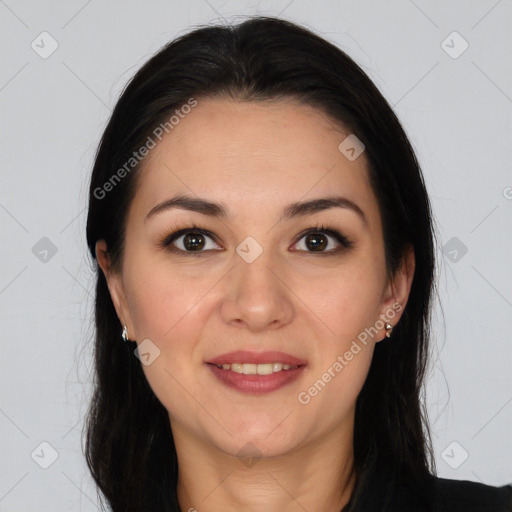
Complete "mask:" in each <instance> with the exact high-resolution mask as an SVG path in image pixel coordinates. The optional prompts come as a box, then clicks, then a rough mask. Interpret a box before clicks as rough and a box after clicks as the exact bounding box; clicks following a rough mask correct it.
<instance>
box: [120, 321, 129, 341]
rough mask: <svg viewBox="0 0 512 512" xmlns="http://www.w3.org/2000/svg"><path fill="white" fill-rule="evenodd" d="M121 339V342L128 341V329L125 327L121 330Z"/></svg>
mask: <svg viewBox="0 0 512 512" xmlns="http://www.w3.org/2000/svg"><path fill="white" fill-rule="evenodd" d="M121 338H123V341H130V340H129V339H128V329H127V328H126V325H125V326H124V328H123V333H122V334H121Z"/></svg>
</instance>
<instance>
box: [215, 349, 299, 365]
mask: <svg viewBox="0 0 512 512" xmlns="http://www.w3.org/2000/svg"><path fill="white" fill-rule="evenodd" d="M206 362H207V363H211V364H233V363H253V364H263V363H283V364H289V365H290V366H303V365H305V364H306V361H304V360H303V359H300V358H298V357H295V356H292V355H290V354H286V353H285V352H277V351H269V352H250V351H247V350H236V351H235V352H228V353H226V354H222V355H220V356H217V357H214V358H213V359H208V361H206Z"/></svg>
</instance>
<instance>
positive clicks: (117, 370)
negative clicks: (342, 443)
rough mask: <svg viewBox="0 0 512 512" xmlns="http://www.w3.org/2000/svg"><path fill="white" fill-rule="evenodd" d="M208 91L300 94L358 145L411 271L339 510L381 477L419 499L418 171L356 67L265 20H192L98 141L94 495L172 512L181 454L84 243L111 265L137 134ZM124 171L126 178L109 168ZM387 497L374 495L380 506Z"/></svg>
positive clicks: (423, 450)
mask: <svg viewBox="0 0 512 512" xmlns="http://www.w3.org/2000/svg"><path fill="white" fill-rule="evenodd" d="M213 96H216V97H219V96H228V97H232V98H236V99H238V100H243V101H265V100H267V99H279V98H294V99H298V100H300V101H301V102H302V103H304V104H307V105H310V106H313V107H315V108H316V109H318V110H320V111H322V112H323V113H326V114H327V115H328V116H330V117H331V118H332V119H333V120H335V121H336V122H338V123H339V124H340V125H341V126H342V127H344V128H346V129H348V130H350V132H351V133H353V134H355V135H356V136H357V137H358V138H359V139H360V140H361V141H362V142H363V143H364V145H365V147H366V149H365V155H366V158H367V161H368V167H369V168H368V171H369V175H370V180H371V184H372V187H373V190H374V192H375V194H376V197H377V199H378V204H379V208H380V213H381V216H382V221H383V234H384V242H385V256H386V264H387V270H388V273H389V275H390V276H391V275H393V274H394V272H396V271H397V269H398V268H399V266H400V265H401V263H402V262H403V255H404V250H405V248H406V247H407V246H412V248H413V249H414V253H415V260H416V268H415V274H414V279H413V283H412V289H411V292H410V296H409V300H408V302H407V306H406V308H405V311H404V313H403V316H402V318H401V321H400V323H399V324H398V325H397V326H396V327H395V329H394V331H393V336H392V339H391V340H389V341H388V342H383V343H378V344H377V345H376V348H375V352H374V355H373V360H372V364H371V367H370V370H369V373H368V377H367V379H366V382H365V384H364V386H363V388H362V390H361V392H360V394H359V396H358V398H357V403H356V415H355V434H354V457H355V464H354V470H355V471H356V475H357V480H356V487H355V489H354V492H353V495H352V498H351V500H350V503H349V505H348V507H345V508H346V509H347V510H350V511H356V510H366V509H364V503H365V501H364V500H365V496H367V494H368V492H367V491H368V488H369V485H370V483H371V482H372V478H374V477H376V476H378V475H381V476H382V477H383V478H384V477H385V480H386V487H387V488H388V490H389V495H391V493H392V490H393V488H394V486H401V487H402V488H403V487H404V486H405V487H407V488H409V489H411V492H412V493H414V495H415V496H416V497H417V499H418V501H421V500H423V499H425V500H426V499H427V494H428V490H427V487H426V485H425V483H426V482H427V481H428V480H429V475H430V474H433V472H434V458H433V456H432V447H431V440H430V434H429V429H428V421H427V417H426V408H425V404H424V400H423V399H424V390H423V387H422V385H423V380H424V375H425V370H426V364H427V360H428V352H429V346H428V339H429V331H430V311H431V298H432V295H433V287H434V284H433V283H434V279H433V278H434V235H433V223H432V217H431V210H430V204H429V200H428V196H427V193H426V189H425V185H424V182H423V178H422V174H421V170H420V168H419V165H418V162H417V159H416V157H415V154H414V151H413V149H412V147H411V145H410V143H409V141H408V138H407V136H406V134H405V133H404V130H403V129H402V127H401V125H400V122H399V121H398V119H397V117H396V115H395V114H394V112H393V110H392V109H391V107H390V106H389V104H388V103H387V102H386V100H385V99H384V97H383V96H382V95H381V93H380V92H379V91H378V89H377V88H376V87H375V85H374V84H373V82H372V81H371V80H370V79H369V78H368V76H367V75H366V74H365V73H364V72H363V71H362V70H361V68H360V67H359V66H358V65H357V64H356V63H355V62H354V61H353V60H352V59H351V58H350V57H348V56H347V55H346V54H345V53H344V52H343V51H341V50H340V49H338V48H337V47H336V46H334V45H333V44H331V43H330V42H328V41H326V40H325V39H323V38H321V37H319V36H317V35H315V34H314V33H313V32H311V31H309V30H307V29H305V28H303V27H301V26H298V25H295V24H293V23H290V22H288V21H284V20H280V19H276V18H269V17H253V18H250V19H248V20H246V21H244V22H242V23H240V24H238V25H235V26H210V27H204V28H196V29H194V30H193V31H191V32H189V33H187V34H185V35H183V36H181V37H179V38H178V39H176V40H174V41H171V42H170V43H169V44H167V45H166V46H165V47H164V48H162V49H161V50H160V51H159V52H158V53H157V54H156V55H154V56H153V57H152V58H151V59H150V60H149V61H148V62H147V63H146V64H145V65H144V66H143V67H142V68H141V69H140V70H139V71H138V72H137V73H136V74H135V76H134V77H133V78H132V79H131V81H130V82H129V84H128V85H127V87H126V88H125V90H124V91H123V93H122V94H121V97H120V98H119V100H118V102H117V104H116V106H115V109H114V111H113V114H112V116H111V118H110V121H109V123H108V125H107V127H106V129H105V131H104V133H103V136H102V138H101V142H100V144H99V147H98V151H97V154H96V159H95V163H94V169H93V171H92V176H91V182H90V191H89V211H88V218H87V243H88V247H89V250H90V254H91V256H92V259H93V265H94V271H95V275H96V302H95V322H96V336H95V379H94V389H93V396H92V400H91V403H90V407H89V411H88V416H87V424H86V428H87V431H86V443H85V444H86V445H85V454H86V459H87V464H88V466H89V468H90V471H91V473H92V476H93V478H94V480H95V481H96V483H97V485H98V488H99V490H100V491H101V493H100V497H101V498H102V500H103V501H104V502H106V503H107V505H108V507H109V508H110V509H111V510H112V511H114V512H131V511H133V512H135V511H137V512H150V511H155V512H156V511H158V512H165V511H177V510H179V506H178V502H177V499H176V483H177V478H178V461H177V457H176V450H175V446H174V441H173V436H172V431H171V428H170V424H169V416H168V413H167V411H166V409H165V408H164V407H163V405H162V404H161V403H160V402H159V401H158V400H157V398H156V397H155V395H154V393H153V391H152V390H151V388H150V387H149V385H148V383H147V380H146V378H145V376H144V373H143V371H142V369H141V364H140V361H139V360H138V359H137V358H136V357H134V355H133V344H129V343H123V342H122V341H121V338H120V334H121V326H120V323H119V319H118V317H117V315H116V311H115V309H114V306H113V303H112V300H111V297H110V294H109V290H108V288H107V283H106V280H105V277H104V275H103V272H102V271H101V269H100V268H99V266H98V265H97V262H96V259H95V244H96V242H97V241H98V240H100V239H104V240H105V241H106V243H107V247H108V253H109V257H110V260H111V264H112V265H113V268H114V269H116V268H117V269H119V268H120V264H121V261H122V257H123V241H124V233H125V228H126V218H127V210H128V207H129V205H130V202H131V201H132V199H133V197H134V193H135V191H136V187H137V177H138V176H139V175H140V173H139V172H138V171H140V168H141V165H143V163H144V160H142V161H141V162H140V163H137V164H136V165H133V166H131V167H127V166H126V163H127V162H129V161H130V158H131V157H132V155H133V152H137V151H138V150H139V149H140V148H141V147H142V146H143V145H145V144H147V141H148V137H152V138H154V137H155V135H154V134H155V128H156V127H158V126H159V125H160V124H161V123H165V122H167V121H168V119H169V117H170V116H171V115H172V113H173V112H175V111H176V110H177V109H180V107H181V106H183V105H185V104H187V103H188V102H189V101H190V99H191V98H194V99H195V100H196V101H200V99H201V98H206V97H213ZM132 164H133V162H132ZM130 165H131V164H130ZM123 166H124V167H123ZM121 168H124V169H125V171H126V172H125V173H122V172H119V171H118V170H119V169H121ZM114 175H115V176H114ZM116 176H117V178H116ZM120 176H122V179H118V178H120ZM106 183H110V186H107V187H106V186H105V184H106ZM107 189H108V191H107ZM128 345H129V346H128ZM340 485H341V483H340ZM370 492H371V491H370ZM386 499H387V497H386V496H383V497H382V501H381V505H382V507H383V508H384V506H385V503H386Z"/></svg>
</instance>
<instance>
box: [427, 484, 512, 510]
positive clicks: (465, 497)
mask: <svg viewBox="0 0 512 512" xmlns="http://www.w3.org/2000/svg"><path fill="white" fill-rule="evenodd" d="M432 484H433V488H432V491H433V498H434V502H435V506H434V509H433V510H434V511H435V512H459V511H460V512H512V484H510V485H503V486H501V487H494V486H492V485H486V484H481V483H478V482H470V481H468V480H450V479H447V478H438V477H433V481H432Z"/></svg>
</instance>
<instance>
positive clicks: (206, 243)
mask: <svg viewBox="0 0 512 512" xmlns="http://www.w3.org/2000/svg"><path fill="white" fill-rule="evenodd" d="M162 245H163V246H165V247H167V248H168V249H169V250H170V251H172V252H175V253H182V254H184V253H189V254H191V253H196V254H201V253H204V252H209V251H210V250H216V249H221V248H220V247H219V246H218V245H217V244H216V243H215V242H214V241H213V237H212V235H211V234H209V232H207V231H206V230H204V229H201V228H190V229H182V230H180V231H176V232H175V233H173V234H171V235H170V236H168V237H167V238H166V239H165V240H164V241H163V243H162Z"/></svg>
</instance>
